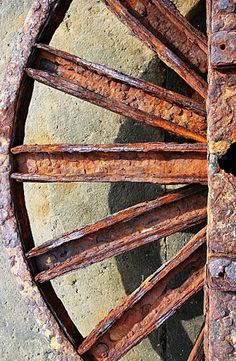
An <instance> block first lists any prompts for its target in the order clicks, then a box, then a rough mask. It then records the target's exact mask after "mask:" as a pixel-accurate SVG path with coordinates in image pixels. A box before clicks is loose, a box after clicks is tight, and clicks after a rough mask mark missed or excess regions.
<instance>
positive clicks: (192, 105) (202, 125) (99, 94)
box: [27, 44, 206, 142]
mask: <svg viewBox="0 0 236 361" xmlns="http://www.w3.org/2000/svg"><path fill="white" fill-rule="evenodd" d="M37 49H38V50H39V52H36V54H37V60H36V61H35V62H34V64H32V66H34V69H32V68H29V69H27V74H28V75H29V76H30V77H32V78H33V79H36V80H37V81H40V82H42V83H43V84H46V85H48V86H51V87H53V88H56V89H58V90H62V91H64V92H65V93H68V94H71V95H74V96H76V97H78V98H81V99H84V100H86V101H89V102H91V103H93V104H96V105H99V106H102V107H104V108H106V109H109V110H112V111H114V112H116V113H119V114H121V115H125V116H129V117H131V118H133V119H135V120H137V121H140V122H142V123H145V124H147V125H152V126H155V127H160V128H163V129H165V130H168V131H171V132H173V133H176V134H179V135H181V136H182V137H186V138H190V139H194V140H196V141H199V142H206V137H205V136H206V113H205V105H204V104H202V105H201V104H199V103H197V102H194V101H193V100H191V99H189V98H186V97H184V96H181V95H179V94H177V93H174V92H171V91H168V90H166V89H164V88H162V87H160V86H157V85H154V84H151V83H148V82H146V81H144V80H139V79H136V78H132V77H130V76H128V75H125V74H123V73H119V72H117V71H115V70H113V69H110V68H108V67H106V66H104V65H99V64H94V63H91V62H88V61H85V60H83V59H81V58H79V57H76V56H73V55H70V54H68V53H65V52H63V51H60V50H57V49H54V48H52V47H48V46H45V45H42V44H40V45H38V46H37Z"/></svg>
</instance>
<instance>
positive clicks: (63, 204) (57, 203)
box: [0, 0, 200, 361]
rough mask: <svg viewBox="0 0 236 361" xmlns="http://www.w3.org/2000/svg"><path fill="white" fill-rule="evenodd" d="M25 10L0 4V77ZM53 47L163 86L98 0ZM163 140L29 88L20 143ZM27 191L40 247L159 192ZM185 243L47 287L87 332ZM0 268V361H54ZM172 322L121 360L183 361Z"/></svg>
mask: <svg viewBox="0 0 236 361" xmlns="http://www.w3.org/2000/svg"><path fill="white" fill-rule="evenodd" d="M176 3H177V5H178V6H179V7H180V9H181V11H182V12H183V13H184V14H187V13H188V11H189V10H190V8H191V7H192V6H193V4H194V5H195V3H196V0H191V1H187V2H186V1H182V0H178V1H176ZM30 4H31V1H30V0H27V1H26V0H25V1H21V2H12V1H11V2H9V1H7V0H3V1H2V6H1V10H2V11H1V29H2V30H1V33H0V39H1V49H2V53H3V56H2V57H1V61H0V72H1V74H2V72H3V69H4V68H5V65H6V60H7V58H8V57H9V53H10V49H11V44H12V39H13V37H14V36H15V32H16V30H17V29H18V28H19V26H20V25H21V24H22V21H23V20H24V18H25V15H26V13H27V10H28V8H29V6H30ZM52 45H53V46H55V47H58V48H60V49H62V50H66V51H69V52H71V53H73V54H78V55H79V56H81V57H82V58H85V59H88V60H91V61H94V62H99V63H103V64H105V65H108V66H112V67H115V68H116V69H118V70H121V71H124V72H126V73H128V74H131V75H134V76H138V77H141V78H143V79H145V80H149V81H153V82H156V83H159V84H161V83H162V82H163V81H164V74H163V71H162V68H161V66H160V64H159V61H158V59H156V58H154V57H153V53H152V52H151V51H150V50H149V49H147V48H146V46H144V45H143V44H142V43H141V42H140V41H138V40H137V39H136V38H135V37H134V36H133V35H132V34H131V33H130V31H129V30H128V29H127V28H126V27H124V26H123V25H122V24H121V23H120V22H119V21H118V20H117V19H116V17H115V16H114V15H112V14H111V13H110V12H109V11H108V10H107V8H106V7H105V6H104V4H103V2H102V1H99V0H92V1H87V0H74V3H73V5H72V8H71V10H70V12H69V13H68V15H67V16H66V18H65V21H64V22H63V24H62V25H61V27H60V29H59V31H58V32H57V33H56V35H55V36H54V38H53V41H52ZM161 139H163V134H162V133H161V132H160V131H158V130H154V129H153V128H151V127H144V126H142V125H140V124H137V123H134V122H133V121H131V120H127V119H124V118H123V117H120V116H118V115H115V114H113V113H111V112H109V111H105V110H102V109H100V108H98V107H96V106H93V105H90V104H88V103H85V102H83V101H80V100H78V99H75V98H72V97H70V96H68V95H64V94H62V93H59V92H57V91H55V90H52V89H48V88H46V87H44V86H43V85H38V84H37V85H36V86H35V91H34V96H33V103H32V105H31V108H30V114H29V118H28V121H27V128H26V139H25V142H26V143H30V144H35V143H38V144H47V143H60V142H63V143H67V142H68V143H109V142H114V141H116V142H134V141H136V142H138V141H157V140H161ZM25 190H26V198H27V206H28V210H29V214H30V219H31V224H32V229H33V234H34V237H35V241H36V243H41V242H42V241H44V240H47V239H50V238H52V237H54V236H56V235H60V234H62V233H64V232H66V231H71V230H73V229H75V228H78V227H79V226H81V225H84V224H88V223H91V222H94V221H96V220H98V219H100V218H102V217H104V216H106V215H107V214H109V213H114V212H116V211H118V210H120V209H123V208H126V207H128V206H130V205H132V204H135V203H138V202H141V201H143V200H147V199H152V198H154V197H156V196H157V195H158V194H160V193H162V192H164V190H165V189H164V188H163V187H160V186H154V185H153V186H152V185H144V184H135V185H134V184H115V185H110V184H79V185H76V184H67V185H62V184H56V185H40V184H38V185H27V186H26V187H25ZM185 238H186V239H187V237H185V236H183V234H181V235H179V236H178V237H172V238H171V239H168V240H164V241H162V242H160V243H156V244H153V245H149V246H146V247H144V248H142V249H139V250H136V251H132V252H129V253H128V254H127V255H124V256H119V257H116V258H114V259H111V260H109V261H105V262H102V263H100V264H96V265H93V266H90V267H88V268H87V269H85V270H80V271H77V272H74V273H71V274H69V275H66V276H63V277H61V278H60V279H57V280H55V281H53V284H54V286H55V288H56V290H57V292H58V294H59V295H60V296H61V298H62V300H63V302H64V303H65V305H66V307H68V309H69V312H70V314H71V317H72V318H73V320H74V321H75V323H76V324H77V326H78V328H79V329H80V331H81V332H82V333H83V334H84V335H86V334H87V333H88V332H89V331H90V330H91V329H92V328H93V327H94V326H95V325H96V323H97V322H98V321H99V320H100V319H102V318H103V317H104V316H105V315H106V313H107V312H108V311H109V310H110V309H111V308H112V307H114V306H115V305H117V304H118V303H119V302H120V301H121V300H122V299H123V298H124V297H125V296H126V294H128V293H130V292H132V291H133V290H134V289H135V288H136V287H137V286H138V285H139V284H140V282H141V281H142V280H143V279H144V278H145V277H147V276H148V275H149V274H150V273H152V272H153V271H155V270H156V268H157V267H158V266H159V265H160V263H161V262H162V261H163V260H165V259H166V258H169V257H170V256H171V253H172V251H173V250H175V249H176V248H175V247H173V248H172V246H173V244H174V243H176V244H178V247H179V246H180V245H181V244H182V242H185V241H186V239H185ZM1 253H2V250H1ZM1 263H2V264H1V266H2V267H1V268H2V269H3V270H4V269H6V272H5V273H6V275H5V277H1V278H0V286H1V287H0V305H1V304H2V306H1V308H2V309H3V315H4V317H2V319H1V322H2V327H0V341H1V344H2V345H3V344H4V345H5V346H4V347H2V348H1V351H0V359H1V360H3V361H12V360H14V361H21V360H34V361H49V360H53V359H54V357H53V355H52V354H51V352H50V349H49V348H48V345H47V343H46V342H45V341H44V339H43V338H42V337H41V336H40V335H39V334H38V333H37V326H35V323H34V320H33V317H32V316H31V315H29V314H28V311H27V309H26V307H25V305H24V304H23V303H22V302H21V301H20V300H19V296H18V293H17V291H16V290H15V284H14V281H12V279H11V276H10V274H9V269H8V266H7V265H6V263H5V259H4V258H3V257H1ZM181 317H182V316H181ZM188 318H189V316H186V317H184V318H183V319H184V321H183V322H182V330H183V333H182V334H184V333H185V331H184V329H185V330H187V331H186V332H187V333H188V334H189V335H190V338H191V341H193V339H194V337H195V335H196V333H197V330H198V329H199V323H200V321H199V319H200V316H196V318H197V322H192V321H191V320H190V321H189V320H188ZM181 319H182V318H181ZM176 320H177V318H175V321H173V322H174V323H173V324H168V325H167V326H164V328H162V330H160V331H159V332H156V333H155V334H153V335H152V336H151V337H150V338H148V339H147V340H145V341H143V342H142V343H141V344H140V345H139V346H137V347H136V348H135V349H134V350H132V351H131V352H129V353H128V354H127V355H126V356H125V357H124V358H123V359H124V360H125V361H144V360H145V361H153V360H154V359H155V360H160V359H161V358H160V357H163V359H167V360H168V361H169V360H173V361H174V360H175V361H177V360H178V361H181V360H184V359H185V358H184V356H183V353H182V351H181V347H180V348H176V349H175V352H173V347H172V346H170V344H171V342H173V339H171V338H170V326H173V325H176V322H177V323H178V324H179V323H180V320H179V319H178V321H176ZM22 330H23V331H22ZM166 337H167V338H166ZM174 343H176V339H175V340H174ZM190 343H191V342H190ZM159 355H160V357H159ZM185 356H186V355H185Z"/></svg>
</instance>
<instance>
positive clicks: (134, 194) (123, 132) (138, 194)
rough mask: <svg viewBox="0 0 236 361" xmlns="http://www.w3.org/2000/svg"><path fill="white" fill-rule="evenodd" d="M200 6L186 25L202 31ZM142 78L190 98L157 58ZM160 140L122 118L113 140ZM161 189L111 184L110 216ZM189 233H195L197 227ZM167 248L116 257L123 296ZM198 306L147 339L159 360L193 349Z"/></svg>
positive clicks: (177, 359) (178, 358) (177, 358)
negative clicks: (192, 339)
mask: <svg viewBox="0 0 236 361" xmlns="http://www.w3.org/2000/svg"><path fill="white" fill-rule="evenodd" d="M204 4H205V2H204V1H200V2H199V4H198V5H197V6H196V7H195V8H194V9H193V10H192V11H191V13H190V14H188V18H189V20H190V22H192V24H193V25H194V26H196V27H198V28H199V29H200V30H202V31H203V32H204V31H205V28H204V25H203V24H204V21H205V20H204V19H205V12H204ZM155 69H156V71H155ZM160 69H161V70H160ZM160 74H162V76H160ZM163 74H164V81H163ZM142 79H144V80H147V81H151V82H153V83H156V84H158V85H162V86H164V87H166V88H168V89H171V90H174V91H177V92H179V93H182V94H184V95H189V94H191V96H192V95H193V92H192V90H191V89H190V88H189V87H188V86H187V85H186V83H185V82H184V81H183V80H182V79H180V78H179V77H178V76H177V75H176V74H175V73H174V72H173V71H171V70H170V69H168V68H167V67H166V66H165V65H164V64H162V63H161V62H160V61H159V60H158V59H157V58H153V60H152V61H151V62H150V64H149V66H148V68H147V69H146V71H145V72H144V73H143V75H142ZM163 140H168V141H169V140H172V141H173V137H172V138H170V136H169V135H166V134H164V132H163V131H160V130H158V129H155V128H153V127H148V126H145V125H142V124H139V123H137V122H134V121H132V120H131V119H125V120H124V122H123V124H122V125H121V127H120V131H119V134H118V136H117V138H116V140H115V141H116V142H117V143H128V142H129V143H132V142H158V141H163ZM179 141H180V139H179ZM165 190H166V189H165V186H161V185H153V184H147V183H115V184H112V185H111V188H110V192H109V207H110V211H111V213H114V212H117V211H119V210H121V209H124V208H127V207H130V206H132V205H134V204H137V203H140V202H143V201H147V200H151V199H154V198H156V197H158V196H160V195H161V194H163V193H164V192H165ZM191 231H193V233H195V232H196V231H197V227H195V228H194V230H193V229H192V230H191ZM189 233H190V231H187V232H183V233H182V234H183V239H186V238H189V236H190V234H189ZM170 244H171V243H170ZM167 245H168V238H167V239H166V240H161V241H160V242H159V241H156V242H153V243H151V244H149V245H146V246H143V247H140V248H139V249H135V250H133V251H130V252H128V253H126V254H124V255H120V256H117V257H116V263H117V267H118V269H119V272H120V274H121V277H122V282H123V285H124V288H125V290H126V293H127V294H130V293H131V292H132V291H134V290H135V289H136V288H137V287H138V286H139V285H140V283H141V282H142V281H143V280H144V279H145V278H146V277H147V276H149V275H150V274H151V273H153V272H154V271H156V269H157V268H158V267H159V266H160V265H161V264H162V262H163V261H164V260H165V259H166V257H168V251H167V248H168V247H167ZM202 304H203V293H202V292H199V293H198V294H197V295H195V296H193V297H192V298H191V300H190V301H189V302H188V303H187V304H186V305H184V306H183V307H182V308H181V310H179V311H178V312H177V313H176V314H175V315H174V316H173V317H172V318H171V319H170V320H169V321H168V322H166V323H165V324H164V325H163V326H162V327H160V328H159V329H158V330H157V331H155V332H153V333H152V334H151V335H150V336H149V340H150V342H151V345H152V347H153V349H154V350H155V351H156V352H157V355H159V357H160V359H162V360H168V361H184V360H186V359H187V357H188V355H189V353H190V351H191V348H192V346H193V343H192V341H191V339H190V337H189V335H188V334H191V335H193V334H196V329H199V330H200V327H201V326H200V323H201V322H200V321H199V318H200V317H201V315H202V313H203V305H202ZM196 318H197V319H198V322H197V324H198V325H197V326H196V322H195V323H194V322H188V321H191V320H194V319H196ZM183 324H184V326H183ZM198 326H199V327H198ZM193 329H194V330H193ZM186 330H187V331H188V332H187V331H186ZM157 359H159V358H157ZM147 361H149V360H147Z"/></svg>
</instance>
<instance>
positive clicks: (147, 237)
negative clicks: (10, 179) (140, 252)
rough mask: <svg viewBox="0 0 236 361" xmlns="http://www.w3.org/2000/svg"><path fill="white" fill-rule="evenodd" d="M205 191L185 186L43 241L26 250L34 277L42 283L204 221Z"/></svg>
mask: <svg viewBox="0 0 236 361" xmlns="http://www.w3.org/2000/svg"><path fill="white" fill-rule="evenodd" d="M206 193H207V189H206V188H205V187H199V186H198V187H185V188H182V189H180V190H179V191H176V192H174V193H170V194H168V195H165V196H162V197H160V198H157V199H156V200H153V201H149V202H147V203H141V204H139V205H136V206H134V207H131V208H128V209H126V210H124V211H121V212H118V213H116V214H114V215H112V216H109V217H108V218H105V219H104V220H101V221H99V222H97V223H95V224H93V225H90V226H86V227H84V228H82V229H78V230H76V231H74V232H71V233H69V234H65V235H63V236H62V237H60V238H56V239H53V240H51V241H48V242H46V243H43V244H42V245H40V246H38V247H36V248H34V249H32V250H31V251H30V252H29V253H28V256H29V257H37V260H36V261H37V263H38V267H39V270H40V271H41V273H39V274H38V275H37V276H36V279H37V280H38V281H40V282H45V281H47V280H50V279H52V278H54V277H57V276H59V275H61V274H63V273H65V272H68V271H71V270H74V269H77V268H81V267H84V266H87V265H89V264H92V263H95V262H99V261H101V260H103V259H106V258H109V257H112V256H116V255H118V254H121V253H124V252H127V251H129V250H131V249H134V248H137V247H140V246H142V245H144V244H147V243H149V242H153V241H155V240H158V239H160V238H162V237H165V236H168V235H170V234H173V233H174V232H178V231H180V230H184V229H186V228H189V227H191V226H193V225H195V224H199V223H203V222H204V221H205V219H206Z"/></svg>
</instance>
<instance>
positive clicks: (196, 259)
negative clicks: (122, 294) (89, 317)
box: [78, 228, 206, 361]
mask: <svg viewBox="0 0 236 361" xmlns="http://www.w3.org/2000/svg"><path fill="white" fill-rule="evenodd" d="M205 242H206V229H205V228H204V229H202V230H201V231H200V232H199V233H198V234H197V235H196V236H195V237H193V239H192V240H191V241H190V242H189V243H188V244H187V245H186V246H184V247H183V248H182V250H181V251H180V252H179V253H178V254H177V255H176V257H174V258H173V259H172V260H171V261H169V262H167V263H166V264H164V265H163V266H161V267H160V268H159V269H158V270H157V271H156V272H155V273H154V274H153V275H151V276H150V277H149V278H147V279H146V280H145V281H144V282H143V283H142V285H141V286H140V287H139V288H138V289H137V290H136V291H134V292H133V293H132V294H131V295H130V296H128V297H127V298H126V300H125V301H124V302H123V303H122V304H121V305H120V306H118V307H116V308H115V309H113V310H112V311H111V312H110V313H109V314H108V316H107V317H106V318H105V319H104V320H102V321H101V322H100V323H99V324H98V325H97V327H96V328H95V329H94V330H93V331H92V332H91V333H90V335H88V337H87V338H86V339H85V340H84V342H83V343H82V344H81V345H80V347H79V349H78V352H79V353H80V354H86V355H89V356H93V357H94V359H95V360H104V361H105V360H107V361H108V360H112V361H116V360H118V359H119V358H120V357H121V356H123V355H124V354H125V353H126V352H127V351H128V350H129V349H131V348H132V347H133V346H135V345H136V344H137V343H138V342H140V341H141V340H142V339H143V338H145V337H147V336H148V335H149V334H150V333H151V332H153V331H154V330H155V329H157V328H158V327H159V326H160V325H161V324H162V323H163V322H165V321H166V320H167V319H168V318H169V317H171V316H172V315H173V314H174V313H175V311H176V310H177V309H178V308H179V307H181V305H182V304H184V303H185V302H186V301H187V300H188V298H189V297H191V296H192V295H193V294H194V293H196V292H198V291H199V290H200V288H201V287H202V286H203V281H204V263H205V253H206V246H205ZM182 272H185V273H186V272H187V273H188V278H187V277H186V275H185V277H183V278H182V280H181V281H179V283H178V286H171V282H173V280H174V279H175V277H176V275H179V274H182Z"/></svg>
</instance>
